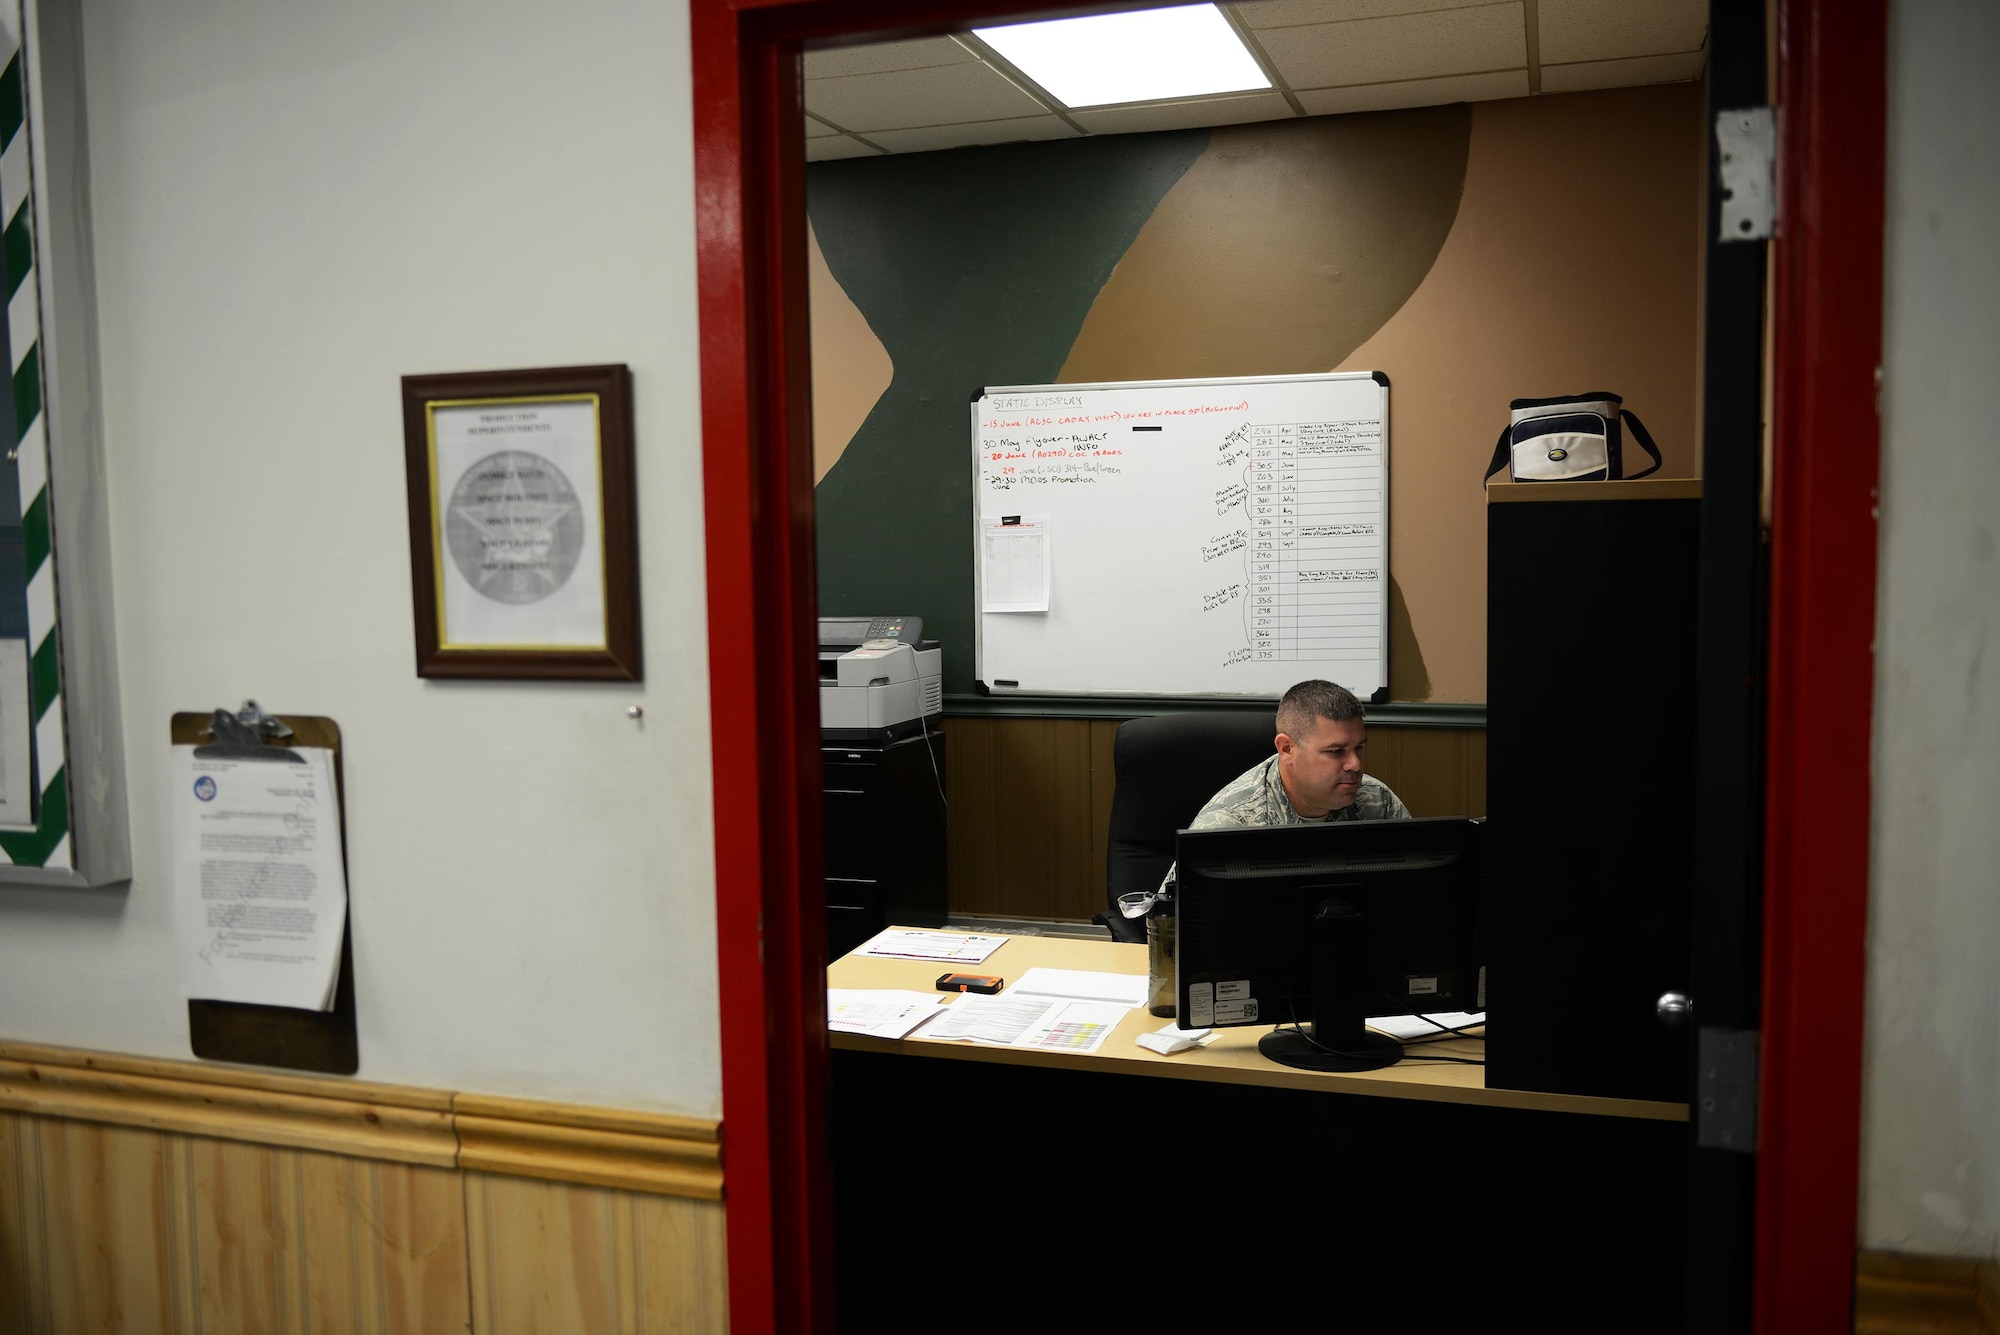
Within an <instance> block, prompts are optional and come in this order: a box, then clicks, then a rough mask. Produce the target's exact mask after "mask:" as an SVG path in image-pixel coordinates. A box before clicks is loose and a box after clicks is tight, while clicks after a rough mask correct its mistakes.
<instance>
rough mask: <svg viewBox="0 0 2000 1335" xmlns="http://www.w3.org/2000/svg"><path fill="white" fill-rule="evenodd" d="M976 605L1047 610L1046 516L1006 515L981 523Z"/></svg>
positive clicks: (989, 608)
mask: <svg viewBox="0 0 2000 1335" xmlns="http://www.w3.org/2000/svg"><path fill="white" fill-rule="evenodd" d="M1009 520H1012V521H1013V522H1011V523H1010V522H1008V521H1009ZM979 604H980V605H979V610H980V611H982V612H1046V611H1048V610H1049V519H1048V516H1047V515H1027V516H1018V515H1009V516H1006V517H1005V518H1003V519H989V520H984V521H982V522H981V523H980V525H979Z"/></svg>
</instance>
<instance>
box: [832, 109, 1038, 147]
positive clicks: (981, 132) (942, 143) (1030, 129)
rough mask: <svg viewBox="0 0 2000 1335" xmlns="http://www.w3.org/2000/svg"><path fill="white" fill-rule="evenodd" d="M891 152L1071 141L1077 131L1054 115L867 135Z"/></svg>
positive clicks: (935, 126) (934, 126)
mask: <svg viewBox="0 0 2000 1335" xmlns="http://www.w3.org/2000/svg"><path fill="white" fill-rule="evenodd" d="M868 137H869V138H870V139H872V140H874V141H875V142H876V143H878V144H880V145H882V147H884V148H886V149H888V150H889V151H890V152H891V153H923V152H927V151H928V150H930V149H934V148H966V147H969V146H970V145H973V144H1011V143H1015V142H1017V141H1019V140H1023V139H1074V138H1076V137H1077V134H1076V131H1075V130H1072V129H1071V128H1070V127H1069V126H1068V125H1066V124H1064V123H1063V121H1062V120H1061V118H1059V117H1056V116H1029V117H1025V118H1022V119H1017V120H1003V121H978V122H975V123H973V124H970V125H933V126H929V127H927V128H924V129H915V130H884V131H882V132H881V133H879V134H871V135H869V136H868Z"/></svg>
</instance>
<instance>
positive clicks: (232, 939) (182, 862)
mask: <svg viewBox="0 0 2000 1335" xmlns="http://www.w3.org/2000/svg"><path fill="white" fill-rule="evenodd" d="M202 749H206V748H197V747H194V746H176V747H175V748H174V754H173V775H174V785H173V791H174V799H173V803H172V822H173V846H174V881H173V894H174V934H175V937H176V939H177V941H178V944H179V955H180V981H181V994H182V995H183V996H186V997H189V998H193V999H202V1000H210V1001H247V1002H255V1003H258V1004H261V1005H267V1006H290V1007H294V1008H296V1009H299V1010H316V1011H329V1010H332V1009H333V1001H334V988H335V985H336V984H337V983H338V981H339V978H340V943H341V936H342V932H343V929H344V928H345V926H346V922H347V870H346V866H345V862H344V860H343V858H342V856H341V848H340V795H339V793H338V791H337V790H336V788H335V786H334V778H333V752H332V751H331V750H329V749H327V748H326V747H317V746H300V747H293V748H290V750H291V752H293V753H295V754H296V755H297V756H298V760H299V763H290V762H282V761H272V760H248V759H231V758H227V757H220V756H215V755H207V756H202V755H197V754H196V753H197V751H198V750H202Z"/></svg>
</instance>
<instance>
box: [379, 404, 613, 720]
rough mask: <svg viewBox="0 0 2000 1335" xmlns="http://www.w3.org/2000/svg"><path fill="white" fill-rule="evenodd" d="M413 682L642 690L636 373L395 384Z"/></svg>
mask: <svg viewBox="0 0 2000 1335" xmlns="http://www.w3.org/2000/svg"><path fill="white" fill-rule="evenodd" d="M403 441H404V456H405V465H406V469H407V472H408V479H409V492H410V571H411V590H412V593H413V595H414V604H415V613H416V637H417V675H418V676H420V677H486V678H543V679H550V678H554V679H563V678H567V679H577V680H593V679H594V680H619V681H637V680H639V679H640V675H641V673H640V656H639V607H638V559H637V557H638V550H637V541H636V538H635V535H634V522H633V508H632V439H631V375H630V372H629V371H628V370H627V368H626V367H624V366H622V365H615V366H577V367H558V368H552V369H547V370H531V371H476V372H466V373H463V374H456V375H422V376H405V377H403Z"/></svg>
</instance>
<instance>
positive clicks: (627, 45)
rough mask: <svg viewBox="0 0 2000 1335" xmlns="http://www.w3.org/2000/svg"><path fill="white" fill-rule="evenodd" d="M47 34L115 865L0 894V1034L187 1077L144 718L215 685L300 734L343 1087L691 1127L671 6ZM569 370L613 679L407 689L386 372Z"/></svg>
mask: <svg viewBox="0 0 2000 1335" xmlns="http://www.w3.org/2000/svg"><path fill="white" fill-rule="evenodd" d="M84 35H85V60H86V62H87V65H86V71H87V72H86V78H87V84H88V107H89V117H90V127H89V128H90V136H91V153H92V168H91V182H92V186H93V189H94V192H95V219H96V243H97V277H98V286H99V303H98V315H99V320H100V338H101V351H102V370H103V399H104V402H103V409H104V423H105V435H106V454H107V474H108V489H109V507H110V517H111V522H112V528H113V533H114V538H113V544H114V546H113V572H114V577H115V581H116V586H115V587H116V624H117V633H118V643H119V660H120V669H121V677H122V681H121V687H122V702H123V708H124V720H125V751H126V758H127V765H128V770H129V777H130V787H131V804H132V844H133V862H134V867H135V874H134V877H133V881H132V884H131V886H130V887H129V889H126V890H120V891H117V892H103V893H100V892H83V893H79V892H63V893H57V892H48V891H44V892H23V891H19V890H12V889H4V888H0V1036H5V1037H10V1038H15V1039H25V1040H34V1041H43V1042H52V1043H63V1044H74V1045H78V1046H84V1047H92V1048H102V1049H111V1050H116V1051H122V1052H131V1053H140V1054H148V1055H157V1056H168V1057H185V1056H187V1055H188V1049H187V1024H186V1011H185V1007H184V1005H183V1003H182V1001H181V999H180V997H179V995H178V993H177V991H176V984H175V972H174V960H173V953H172V930H171V917H170V913H169V905H168V898H167V897H168V893H169V884H168V871H169V861H168V846H169V842H168V830H167V828H166V826H165V819H164V818H165V812H166V798H165V794H164V790H163V784H164V783H165V781H166V778H167V760H168V751H167V725H168V718H169V716H170V715H171V714H172V713H173V712H174V711H176V710H187V709H195V710H207V709H212V708H214V707H216V706H218V705H230V706H234V705H235V704H237V703H239V702H240V701H241V700H242V699H243V698H244V697H245V696H254V697H255V698H256V699H257V700H258V701H259V702H260V703H262V704H263V705H264V706H265V707H266V708H269V709H273V710H277V711H282V712H295V713H306V714H325V715H330V716H331V717H332V718H334V719H335V720H336V721H337V722H338V723H339V724H340V726H341V729H342V734H343V740H344V746H345V766H346V783H347V829H348V849H349V878H350V883H351V887H352V898H353V904H352V916H353V936H354V953H355V977H356V984H357V990H358V996H357V1009H358V1012H359V1016H360V1040H361V1054H362V1068H361V1071H360V1075H361V1077H363V1078H366V1079H372V1080H383V1081H393V1082H400V1083H408V1084H415V1085H425V1086H433V1087H445V1088H460V1089H475V1090H483V1091H491V1092H501V1093H516V1094H521V1095H527V1096H534V1097H545V1098H553V1099H566V1100H574V1101H578V1102H590V1103H615V1104H624V1105H630V1106H646V1107H656V1108H663V1109H673V1110H680V1111H687V1112H693V1113H703V1114H712V1113H715V1112H716V1111H718V1110H719V1107H720V1102H721V1095H720V1076H719V1067H718V1051H717V1049H718V1044H717V1010H716V966H715V948H714V911H713V895H714V871H713V853H712V843H711V834H710V829H711V826H710V771H709V748H708V726H707V709H708V703H707V700H708V696H707V672H706V653H707V648H706V633H705V617H704V612H705V601H704V600H705V588H704V574H703V545H702V524H701V517H702V510H701V504H702V496H701V463H700V425H699V417H698V401H697V353H696V341H695V340H696V319H695V272H694V246H693V232H692V228H693V209H692V184H691V170H692V169H691V147H690V108H689V84H688V50H687V18H686V8H685V5H684V4H683V3H679V2H678V0H572V3H569V4H565V5H563V6H560V7H558V8H553V9H552V8H551V7H550V6H548V5H547V4H545V3H542V2H541V0H480V2H479V3H477V4H473V3H465V2H463V0H460V2H457V3H455V2H454V0H348V3H343V4H338V5H333V4H326V5H309V4H244V3H240V2H237V0H92V3H91V4H89V5H88V6H87V13H86V15H85V30H84ZM594 362H627V363H629V364H630V365H631V367H632V371H633V381H634V397H635V402H636V423H635V432H636V439H637V447H638V501H639V504H638V512H639V529H640V535H641V541H640V550H641V577H640V585H641V591H642V597H643V621H644V629H645V652H646V682H645V683H644V684H643V686H621V685H583V684H577V685H568V684H540V685H529V684H504V685H501V684H494V685H486V684H451V683H439V682H423V681H419V680H418V679H417V677H416V676H415V668H414V655H413V649H412V629H411V601H410V569H409V553H408V537H407V534H408V518H407V506H406V503H405V492H404V481H403V436H402V422H401V417H400V407H399V401H398V378H399V377H400V376H402V375H404V374H407V373H416V372H439V371H460V370H478V369H499V368H508V367H528V366H551V365H573V364H582V363H594ZM632 704H643V705H644V706H645V707H646V714H645V718H644V720H643V722H640V723H634V722H633V721H631V720H629V719H628V718H627V717H626V713H625V711H626V708H627V706H629V705H632Z"/></svg>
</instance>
